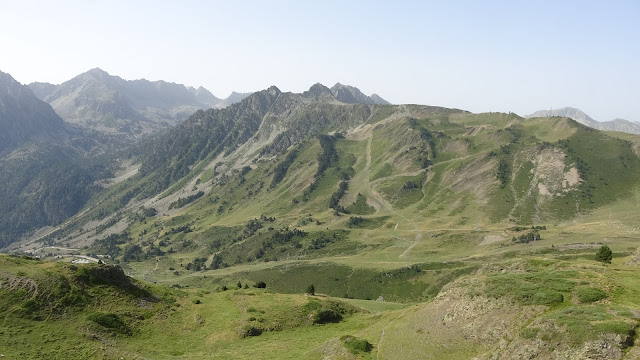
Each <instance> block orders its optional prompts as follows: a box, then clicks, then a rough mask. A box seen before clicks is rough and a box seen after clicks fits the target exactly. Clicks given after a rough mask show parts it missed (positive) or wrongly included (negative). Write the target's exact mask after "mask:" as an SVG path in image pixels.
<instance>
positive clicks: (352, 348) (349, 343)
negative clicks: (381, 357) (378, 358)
mask: <svg viewBox="0 0 640 360" xmlns="http://www.w3.org/2000/svg"><path fill="white" fill-rule="evenodd" d="M340 340H342V343H343V344H344V347H346V348H347V350H349V352H350V353H352V354H353V355H357V354H358V353H364V352H369V351H371V349H373V345H371V344H370V343H369V342H368V341H367V340H364V339H358V338H357V337H355V336H351V335H345V336H342V337H341V338H340Z"/></svg>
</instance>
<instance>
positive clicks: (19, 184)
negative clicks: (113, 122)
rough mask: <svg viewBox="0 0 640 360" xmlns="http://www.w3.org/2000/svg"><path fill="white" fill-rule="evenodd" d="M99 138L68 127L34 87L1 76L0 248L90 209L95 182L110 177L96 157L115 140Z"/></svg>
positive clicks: (42, 87)
mask: <svg viewBox="0 0 640 360" xmlns="http://www.w3.org/2000/svg"><path fill="white" fill-rule="evenodd" d="M37 88H38V90H39V91H42V92H46V91H48V90H47V88H48V87H47V86H46V85H44V86H42V85H38V86H37ZM94 135H95V134H91V133H89V132H88V131H82V130H80V129H76V128H74V127H72V126H71V125H69V124H67V123H65V122H64V121H63V120H62V119H61V118H60V117H59V116H58V115H57V114H56V113H55V111H54V110H53V108H52V107H51V105H49V104H47V103H46V102H44V101H42V100H40V99H38V98H37V97H36V95H34V93H33V92H32V91H31V90H30V89H29V87H27V86H25V85H22V84H20V83H18V82H17V81H16V80H14V79H13V78H12V77H11V76H10V75H9V74H5V73H3V72H0V184H1V185H0V247H1V246H3V244H8V243H10V242H13V241H15V240H16V239H19V238H20V236H22V235H23V234H24V233H25V232H28V231H31V230H33V229H36V228H39V227H43V226H47V225H56V224H58V223H60V222H61V221H63V220H65V219H66V218H68V217H69V216H71V215H73V214H75V213H76V212H77V211H78V210H79V209H80V208H81V207H82V206H83V205H84V203H85V201H86V200H87V199H88V198H89V196H90V195H91V193H92V192H93V191H94V188H95V187H94V186H93V183H94V181H95V180H97V179H99V178H100V177H102V176H106V175H108V171H106V167H105V166H104V165H103V164H100V163H99V161H94V160H95V159H91V158H90V154H102V153H103V152H104V148H102V147H101V144H100V142H101V141H104V142H105V143H110V141H111V140H110V139H106V140H105V139H104V138H101V137H100V136H94Z"/></svg>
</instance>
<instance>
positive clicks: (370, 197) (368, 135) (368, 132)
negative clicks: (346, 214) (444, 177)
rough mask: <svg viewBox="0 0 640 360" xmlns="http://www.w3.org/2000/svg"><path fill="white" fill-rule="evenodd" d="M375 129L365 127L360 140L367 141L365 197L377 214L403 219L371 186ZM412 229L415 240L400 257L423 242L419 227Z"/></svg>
mask: <svg viewBox="0 0 640 360" xmlns="http://www.w3.org/2000/svg"><path fill="white" fill-rule="evenodd" d="M391 119H392V118H391V117H389V118H387V119H385V120H383V121H381V122H379V123H378V124H376V126H377V125H379V124H382V123H386V122H388V121H390V120H391ZM374 128H375V126H368V127H366V128H365V127H363V128H362V129H361V130H360V134H358V135H359V138H361V139H367V162H366V165H365V168H364V170H363V177H364V189H363V192H364V193H365V196H367V203H368V204H369V205H371V206H373V207H374V208H375V209H376V212H378V213H379V212H386V213H391V214H393V215H395V216H396V217H398V218H403V216H402V214H400V213H399V212H398V211H396V210H395V209H394V208H393V206H392V205H391V204H390V203H389V202H388V201H387V200H386V199H385V198H383V197H382V195H380V193H378V192H377V191H375V190H373V188H372V187H371V185H372V184H373V183H374V182H370V181H369V178H370V177H371V161H372V160H371V144H372V142H373V129H374ZM423 171H425V170H424V169H421V170H419V171H417V172H412V173H407V174H410V175H409V176H411V175H417V174H419V173H421V172H423ZM407 174H400V175H396V176H408V175H407ZM398 224H399V223H396V226H395V228H394V230H397V229H398ZM411 224H412V227H413V229H414V231H416V235H415V238H414V241H413V243H412V244H411V245H410V246H409V247H408V248H407V249H406V250H405V251H404V252H403V253H402V254H400V256H398V257H405V256H407V254H408V253H409V252H410V251H411V250H412V249H413V248H414V247H415V246H416V245H417V244H418V243H419V242H420V241H421V240H422V232H421V231H420V230H419V228H418V225H417V224H416V223H415V222H414V221H411Z"/></svg>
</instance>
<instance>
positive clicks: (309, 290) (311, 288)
mask: <svg viewBox="0 0 640 360" xmlns="http://www.w3.org/2000/svg"><path fill="white" fill-rule="evenodd" d="M307 294H309V295H315V294H316V288H315V286H313V284H311V285H309V287H308V288H307Z"/></svg>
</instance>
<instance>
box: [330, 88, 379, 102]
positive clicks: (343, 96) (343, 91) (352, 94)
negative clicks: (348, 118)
mask: <svg viewBox="0 0 640 360" xmlns="http://www.w3.org/2000/svg"><path fill="white" fill-rule="evenodd" d="M331 93H332V94H333V96H335V97H336V99H338V100H339V101H341V102H343V103H347V104H367V105H391V103H390V102H388V101H386V100H385V99H383V98H381V97H380V96H378V95H377V94H373V95H371V96H367V95H365V94H363V93H362V92H361V91H360V90H359V89H358V88H356V87H353V86H349V85H342V84H340V83H337V84H335V85H333V87H332V88H331Z"/></svg>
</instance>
